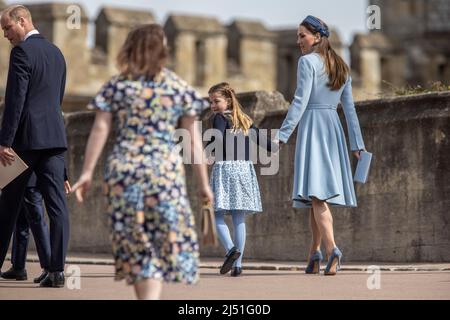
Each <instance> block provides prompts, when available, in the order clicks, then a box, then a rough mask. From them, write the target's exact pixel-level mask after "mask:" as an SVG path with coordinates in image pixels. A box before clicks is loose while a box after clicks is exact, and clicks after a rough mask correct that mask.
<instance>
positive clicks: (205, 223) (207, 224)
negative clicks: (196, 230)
mask: <svg viewBox="0 0 450 320" xmlns="http://www.w3.org/2000/svg"><path fill="white" fill-rule="evenodd" d="M201 219H202V244H204V245H213V246H217V244H218V243H217V231H216V218H215V216H214V209H213V206H212V203H211V202H210V201H208V200H204V201H203V204H202V209H201Z"/></svg>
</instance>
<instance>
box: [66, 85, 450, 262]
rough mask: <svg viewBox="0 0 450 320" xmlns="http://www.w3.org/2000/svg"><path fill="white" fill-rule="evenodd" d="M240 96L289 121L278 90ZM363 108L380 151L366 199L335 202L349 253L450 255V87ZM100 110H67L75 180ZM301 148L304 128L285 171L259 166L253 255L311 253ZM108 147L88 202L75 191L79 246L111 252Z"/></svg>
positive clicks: (260, 118) (265, 122)
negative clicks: (299, 194)
mask: <svg viewBox="0 0 450 320" xmlns="http://www.w3.org/2000/svg"><path fill="white" fill-rule="evenodd" d="M239 99H240V100H241V102H242V104H243V105H244V108H245V109H246V111H247V112H248V113H249V114H250V115H251V116H252V117H253V118H254V119H255V121H256V123H257V124H259V126H260V127H261V128H279V126H280V124H281V122H282V120H283V119H284V116H285V114H286V109H287V106H288V105H287V103H286V101H285V100H284V99H283V97H282V96H281V95H280V94H277V93H267V92H256V93H246V94H241V95H239ZM357 112H358V115H359V119H360V122H361V126H362V132H363V136H364V138H365V143H366V147H367V149H368V150H369V151H371V152H373V153H374V158H373V166H372V168H371V172H370V178H369V181H368V183H367V184H364V185H357V186H356V192H357V195H358V203H359V207H358V208H355V209H342V208H339V209H333V215H334V224H335V236H336V241H337V243H338V245H339V246H340V248H341V249H342V250H343V252H344V255H345V259H346V260H347V261H385V262H448V261H450V235H449V230H450V229H449V228H448V221H449V219H450V213H449V211H448V208H449V207H450V200H449V199H450V187H449V185H448V181H450V159H449V157H448V155H449V154H450V92H443V93H436V94H427V95H419V96H410V97H402V98H395V99H386V100H376V101H369V102H362V103H358V104H357ZM340 114H341V116H342V113H341V112H340ZM93 117H94V114H93V113H90V112H82V113H70V114H66V122H67V131H68V136H69V144H70V152H69V154H68V163H69V171H70V176H71V180H72V181H75V179H76V178H77V177H78V175H79V174H80V171H81V166H82V162H83V155H84V148H85V145H86V140H87V137H88V134H89V130H90V127H91V124H92V121H93ZM204 118H205V119H207V118H208V115H207V114H206V115H204ZM205 121H206V120H205ZM343 123H345V122H343ZM204 127H206V123H205V126H204ZM344 128H345V126H344ZM111 141H112V140H109V143H108V149H109V148H110V147H111ZM294 149H295V133H294V134H293V136H292V137H291V138H290V140H289V142H288V144H287V145H286V146H285V148H283V149H282V150H281V154H280V159H281V162H280V170H279V173H278V174H277V175H274V176H261V175H260V170H259V169H260V168H259V167H256V171H257V173H258V179H259V183H260V189H261V196H262V200H263V208H264V212H263V213H262V214H260V215H257V216H251V217H249V218H248V220H247V233H248V236H247V245H246V249H245V257H246V258H248V259H251V258H255V259H283V260H304V259H306V254H307V250H308V246H309V243H310V236H311V235H310V231H309V223H308V211H307V210H298V209H295V210H294V209H293V208H292V207H291V201H290V193H291V188H292V172H293V159H294V151H295V150H294ZM105 154H106V153H105V152H104V153H103V155H102V158H101V160H100V162H99V164H98V166H97V169H96V172H95V183H94V185H93V189H92V191H91V193H90V197H89V198H88V199H87V201H86V202H85V203H84V204H83V205H81V206H80V205H78V204H76V203H75V199H74V197H71V198H70V201H69V204H70V210H71V223H72V232H71V234H72V236H71V240H70V251H71V252H78V251H82V252H109V242H108V231H107V230H108V229H107V225H106V221H107V219H106V216H105V199H104V197H103V196H102V191H101V190H102V188H101V181H102V173H103V167H104V164H105ZM352 166H353V168H354V167H355V161H354V160H353V161H352ZM192 174H193V173H192V170H191V168H190V167H189V166H187V182H188V193H189V196H190V200H191V203H192V207H193V209H194V212H195V213H196V221H197V224H198V223H199V221H200V217H199V214H198V206H197V196H196V189H195V179H194V177H193V176H192ZM201 253H202V256H223V249H222V248H221V247H218V248H211V247H205V248H203V247H202V249H201Z"/></svg>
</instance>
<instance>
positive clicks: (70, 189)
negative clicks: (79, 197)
mask: <svg viewBox="0 0 450 320" xmlns="http://www.w3.org/2000/svg"><path fill="white" fill-rule="evenodd" d="M64 189H66V194H69V193H71V192H72V187H71V186H70V182H69V180H66V181H64Z"/></svg>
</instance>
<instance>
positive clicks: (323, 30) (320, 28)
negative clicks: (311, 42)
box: [302, 16, 330, 38]
mask: <svg viewBox="0 0 450 320" xmlns="http://www.w3.org/2000/svg"><path fill="white" fill-rule="evenodd" d="M304 22H306V23H307V24H309V25H311V26H312V27H313V28H314V30H315V31H317V32H319V33H320V35H321V36H322V37H327V38H328V37H329V36H330V31H328V28H327V27H325V26H324V25H323V24H322V22H320V20H319V19H317V18H316V17H313V16H307V17H306V18H305V20H303V21H302V23H304Z"/></svg>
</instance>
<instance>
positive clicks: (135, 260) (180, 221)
mask: <svg viewBox="0 0 450 320" xmlns="http://www.w3.org/2000/svg"><path fill="white" fill-rule="evenodd" d="M207 107H208V102H207V101H206V100H204V99H202V97H201V96H200V94H199V93H198V92H196V91H195V90H193V89H192V88H191V87H189V86H188V85H187V84H186V83H185V82H184V81H183V80H181V79H180V78H179V77H178V76H177V75H176V74H175V73H174V72H172V71H170V70H168V69H163V70H162V71H161V72H160V73H159V74H158V75H157V76H156V77H155V78H154V79H153V80H145V79H144V78H142V79H138V80H129V79H127V78H125V77H123V76H115V77H113V78H112V79H111V80H110V81H108V82H107V83H106V84H105V85H104V86H103V87H102V89H101V90H100V92H99V93H98V94H97V96H96V97H95V98H94V99H93V101H92V102H91V103H90V104H89V106H88V108H90V109H97V110H102V111H106V112H112V113H113V114H114V116H115V117H116V119H115V120H116V121H115V122H114V123H115V124H117V125H116V127H115V128H116V130H117V132H116V140H115V143H114V147H113V151H112V153H111V154H110V155H109V157H108V160H107V165H106V171H105V192H106V194H107V197H108V214H109V224H110V228H111V238H112V249H113V254H114V259H115V269H116V277H115V278H116V280H121V279H126V281H127V283H129V284H134V283H135V282H136V281H139V280H141V279H150V278H151V279H161V280H163V281H166V282H184V283H188V284H191V283H195V282H196V281H197V280H198V272H197V268H198V257H199V250H198V249H199V248H198V242H197V234H196V232H195V226H194V217H193V214H192V211H191V208H190V204H189V200H188V197H187V193H186V184H185V172H184V165H183V162H182V156H181V154H180V152H179V148H176V141H175V140H174V133H175V129H176V128H177V125H178V120H179V118H180V117H182V116H186V115H188V116H195V115H198V114H200V113H201V112H202V111H203V110H204V109H206V108H207Z"/></svg>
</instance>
